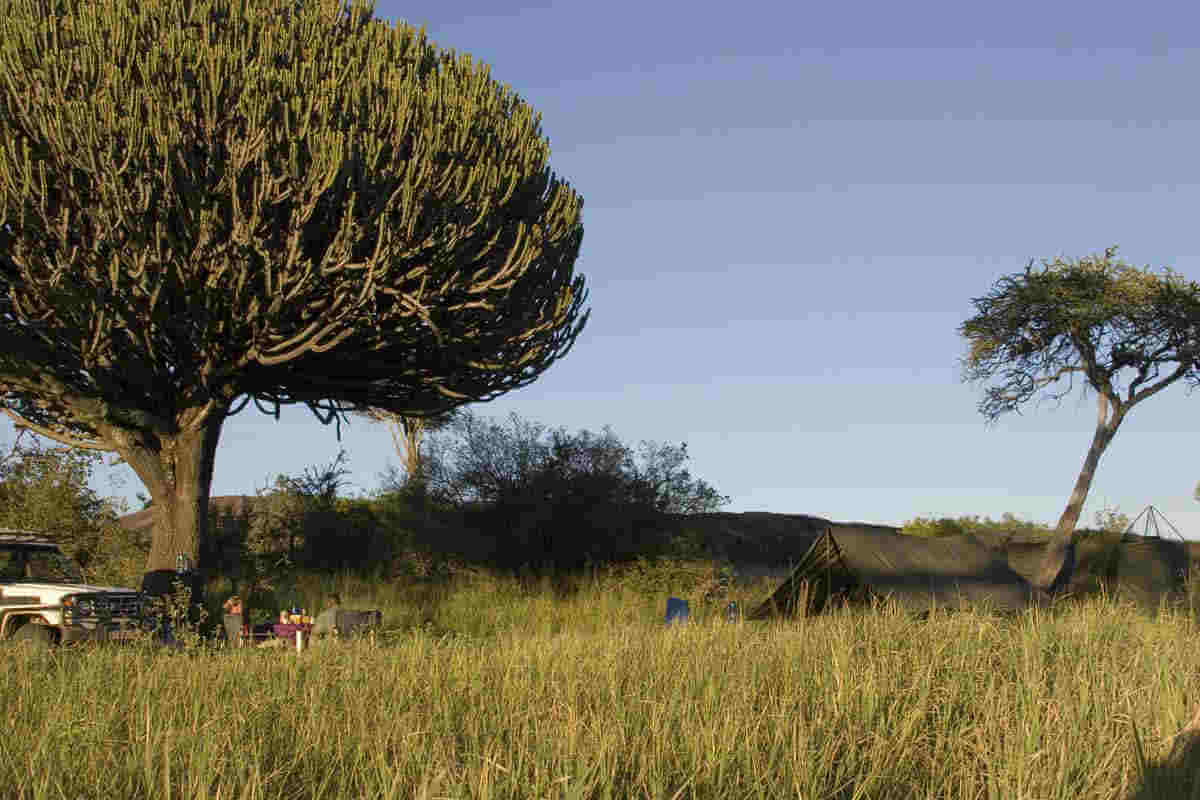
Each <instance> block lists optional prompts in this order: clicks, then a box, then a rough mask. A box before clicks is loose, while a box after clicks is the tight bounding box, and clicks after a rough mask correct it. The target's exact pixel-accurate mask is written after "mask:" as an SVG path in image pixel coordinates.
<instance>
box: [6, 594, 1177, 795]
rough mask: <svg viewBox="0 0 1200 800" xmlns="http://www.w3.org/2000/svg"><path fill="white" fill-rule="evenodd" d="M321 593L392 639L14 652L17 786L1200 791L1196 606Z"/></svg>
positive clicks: (293, 791) (11, 743) (238, 790)
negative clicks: (1171, 762)
mask: <svg viewBox="0 0 1200 800" xmlns="http://www.w3.org/2000/svg"><path fill="white" fill-rule="evenodd" d="M318 583H319V582H318V581H317V580H316V579H312V580H311V581H309V582H308V583H307V584H303V585H302V586H301V588H302V589H303V590H304V591H305V592H308V593H314V592H317V591H318V590H319V589H328V588H338V589H340V590H341V591H342V593H343V596H344V598H345V599H346V600H347V601H348V604H349V605H352V606H358V607H379V608H382V609H383V611H384V616H385V626H392V627H393V628H394V629H393V630H388V631H385V633H384V634H383V635H381V636H379V637H378V638H376V639H375V640H374V641H361V642H355V643H333V642H331V643H319V644H318V645H317V646H314V647H313V648H311V649H309V650H307V651H305V652H302V653H296V652H294V651H281V650H246V649H243V650H224V649H222V650H212V649H206V648H195V649H189V650H184V651H177V652H167V651H161V650H147V649H142V648H137V647H124V648H100V649H68V650H65V651H51V652H46V653H38V652H29V651H27V650H26V649H24V648H16V647H12V646H9V647H4V648H0V664H2V665H3V666H2V668H0V706H2V707H3V709H4V717H3V726H4V730H3V734H2V735H0V792H3V795H4V797H10V798H23V799H28V800H34V799H35V798H36V799H38V800H41V799H42V798H70V800H80V799H81V798H247V799H248V798H305V799H307V798H339V800H340V799H341V798H664V800H665V799H668V798H670V799H672V800H674V799H675V798H772V799H775V798H785V797H796V798H806V799H808V798H811V799H812V800H816V798H839V799H844V800H849V799H850V798H989V800H1021V799H1022V798H1029V799H1030V800H1033V799H1034V798H1036V799H1037V800H1048V799H1050V798H1070V799H1071V800H1082V799H1083V798H1138V800H1143V799H1144V800H1149V798H1162V799H1163V800H1171V799H1172V798H1175V797H1180V798H1183V797H1188V798H1191V797H1196V796H1200V788H1197V789H1196V790H1195V791H1196V792H1197V794H1193V788H1192V786H1191V785H1190V780H1185V779H1184V778H1183V776H1182V775H1180V774H1175V773H1172V772H1170V771H1167V770H1166V769H1165V768H1163V767H1160V766H1158V765H1159V764H1160V762H1161V760H1162V758H1163V756H1164V754H1165V753H1166V752H1167V750H1168V749H1169V747H1170V737H1171V736H1172V735H1173V734H1175V733H1176V732H1177V731H1178V730H1179V729H1180V728H1182V727H1183V726H1184V725H1185V724H1186V722H1187V721H1188V720H1189V719H1190V718H1191V716H1192V714H1193V712H1194V711H1195V707H1196V705H1197V704H1198V703H1200V648H1197V647H1196V643H1195V629H1194V623H1193V622H1192V620H1191V618H1190V617H1188V616H1185V615H1182V614H1174V613H1166V614H1162V615H1159V616H1158V617H1157V618H1155V617H1151V616H1147V615H1145V614H1142V613H1139V612H1137V611H1136V610H1134V609H1133V608H1130V607H1127V606H1123V605H1121V604H1119V603H1116V602H1112V601H1105V600H1096V601H1088V602H1085V603H1083V604H1080V605H1077V606H1074V607H1070V608H1067V609H1058V610H1056V611H1055V612H1053V613H1050V614H1042V615H1036V614H1031V615H1028V616H1024V617H1018V618H1013V619H1000V618H991V617H986V616H981V615H973V614H956V615H951V614H943V613H935V614H933V615H932V616H931V617H930V618H929V619H928V620H923V621H922V620H916V619H913V618H910V617H908V616H905V615H902V614H897V613H895V612H894V611H888V610H882V611H879V610H877V611H866V612H847V611H839V612H836V613H834V614H831V615H827V616H823V617H819V618H813V619H808V620H799V621H789V622H770V623H749V622H733V623H727V622H724V621H722V620H721V615H720V613H719V610H720V609H719V607H718V606H715V605H714V606H712V607H706V606H701V605H699V604H697V606H694V608H693V623H692V624H689V625H687V626H682V627H673V628H666V627H665V626H664V625H663V623H662V615H663V609H664V607H665V601H666V597H667V595H668V593H669V592H671V587H670V586H660V587H657V588H651V589H647V588H646V585H645V576H643V579H642V583H641V584H635V583H633V582H626V583H621V582H619V581H612V580H607V581H601V580H596V581H594V582H592V583H590V584H588V585H585V586H583V587H582V588H581V589H580V590H579V591H578V593H576V594H573V595H568V596H563V595H561V594H556V593H554V592H551V591H549V589H548V587H544V590H543V591H532V592H531V591H528V590H523V589H521V588H520V587H518V586H517V585H516V584H515V583H512V582H506V581H502V580H499V579H495V578H482V577H480V578H476V579H473V580H465V579H464V580H462V581H460V582H458V583H456V584H454V585H451V586H448V587H442V588H439V589H428V588H426V589H424V590H422V591H418V590H417V589H416V588H415V587H408V588H401V587H397V586H384V585H380V584H371V583H366V582H354V581H352V580H350V579H344V580H342V581H341V582H339V583H338V584H337V585H336V586H328V585H324V584H322V585H320V586H318ZM747 592H748V594H747V596H746V597H744V598H743V603H745V602H748V601H749V599H750V595H753V594H754V592H757V593H758V596H762V595H763V594H765V592H764V591H763V588H762V587H757V588H756V589H752V590H747ZM674 593H676V594H679V592H674ZM309 604H310V605H312V606H315V605H316V603H315V602H313V601H312V600H310V601H309ZM745 607H746V606H745V605H743V608H745Z"/></svg>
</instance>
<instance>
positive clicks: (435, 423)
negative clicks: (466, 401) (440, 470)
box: [358, 408, 460, 506]
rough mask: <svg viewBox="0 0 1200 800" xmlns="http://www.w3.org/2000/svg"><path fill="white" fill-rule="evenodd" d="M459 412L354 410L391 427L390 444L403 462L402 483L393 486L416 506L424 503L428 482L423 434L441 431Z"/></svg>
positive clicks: (454, 410)
mask: <svg viewBox="0 0 1200 800" xmlns="http://www.w3.org/2000/svg"><path fill="white" fill-rule="evenodd" d="M459 412H460V410H459V409H453V410H451V411H448V412H446V413H444V414H438V415H436V416H432V417H413V416H408V415H405V414H396V413H394V412H391V411H384V410H382V409H376V408H369V409H366V410H365V411H360V412H358V415H359V416H361V417H363V418H365V419H368V420H371V421H372V422H382V423H383V424H385V425H387V426H388V428H389V429H390V430H391V433H392V444H393V445H394V446H395V448H396V454H397V455H398V456H400V458H401V461H402V462H403V464H404V481H403V486H402V487H396V488H403V489H404V490H405V494H407V495H408V497H409V498H411V499H413V500H415V501H416V502H417V503H418V504H419V505H422V506H423V505H424V503H425V496H426V487H427V485H428V478H427V476H426V469H425V464H426V461H427V458H426V452H425V448H423V445H424V443H425V442H424V439H425V434H426V433H436V432H437V431H440V430H444V429H445V428H446V427H447V426H449V425H450V424H451V423H452V422H454V421H455V419H457V418H458V416H459Z"/></svg>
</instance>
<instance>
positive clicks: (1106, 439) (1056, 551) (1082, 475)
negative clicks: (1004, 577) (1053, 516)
mask: <svg viewBox="0 0 1200 800" xmlns="http://www.w3.org/2000/svg"><path fill="white" fill-rule="evenodd" d="M1099 404H1100V413H1099V419H1098V420H1097V421H1096V432H1095V433H1094V434H1093V435H1092V446H1091V447H1090V448H1089V449H1088V453H1087V457H1086V458H1084V459H1083V469H1081V470H1080V471H1079V477H1078V478H1076V480H1075V489H1074V491H1072V492H1071V499H1070V500H1069V501H1067V507H1066V508H1065V509H1063V513H1062V516H1061V517H1059V518H1058V526H1057V528H1055V531H1054V535H1053V536H1051V537H1050V541H1049V542H1047V543H1046V550H1045V553H1044V554H1043V556H1042V563H1041V566H1040V567H1039V568H1038V573H1037V581H1036V585H1037V586H1038V588H1040V589H1044V590H1046V591H1047V592H1050V593H1051V594H1055V593H1057V592H1060V591H1062V590H1063V589H1065V588H1066V587H1067V585H1068V584H1070V582H1071V574H1072V572H1073V571H1074V569H1075V540H1074V536H1075V525H1076V524H1077V523H1078V522H1079V515H1080V514H1081V513H1082V512H1083V504H1084V502H1085V501H1086V500H1087V496H1088V491H1089V490H1090V489H1091V488H1092V478H1093V477H1094V476H1095V474H1096V465H1098V464H1099V463H1100V456H1102V455H1103V454H1104V451H1105V450H1106V449H1107V448H1108V445H1109V443H1110V442H1111V441H1112V439H1113V436H1115V435H1116V433H1117V428H1118V427H1119V426H1120V424H1121V420H1122V419H1124V416H1125V409H1121V408H1120V407H1119V406H1116V405H1115V404H1113V415H1112V419H1109V418H1108V416H1109V415H1108V411H1109V406H1110V403H1109V399H1108V397H1106V396H1105V395H1104V394H1103V393H1101V394H1100V400H1099Z"/></svg>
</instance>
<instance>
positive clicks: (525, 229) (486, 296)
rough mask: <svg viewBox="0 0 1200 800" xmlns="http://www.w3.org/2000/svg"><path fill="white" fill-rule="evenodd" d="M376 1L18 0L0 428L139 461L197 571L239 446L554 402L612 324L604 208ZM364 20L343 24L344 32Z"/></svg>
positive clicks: (482, 82) (157, 554)
mask: <svg viewBox="0 0 1200 800" xmlns="http://www.w3.org/2000/svg"><path fill="white" fill-rule="evenodd" d="M373 11H374V4H373V2H372V0H352V2H351V3H350V4H349V5H348V6H346V7H345V8H343V6H342V5H341V0H309V1H307V2H304V3H297V2H296V1H295V0H247V1H246V2H231V1H230V0H149V1H148V2H143V3H130V2H127V0H87V2H84V0H53V2H51V0H6V2H5V3H4V10H3V13H0V142H3V143H4V146H3V147H2V148H0V407H2V408H3V409H4V411H5V412H6V413H7V414H8V415H9V416H10V417H12V419H13V420H14V421H15V422H16V424H17V425H18V426H19V427H22V428H28V429H30V430H32V431H35V432H37V433H38V434H41V435H43V436H46V437H48V438H50V439H53V440H56V441H58V442H61V443H65V444H68V445H70V446H72V447H79V448H85V449H93V450H101V451H115V452H116V453H117V454H119V456H120V457H121V458H122V459H123V460H124V461H125V462H126V463H128V464H129V465H130V466H131V467H132V468H133V470H134V472H135V473H136V474H137V475H138V477H139V478H140V479H141V481H142V482H143V484H145V487H146V489H147V490H148V491H149V493H150V495H151V497H152V498H153V504H154V508H156V509H157V510H158V512H159V514H158V518H157V522H156V527H155V532H154V538H153V546H152V548H151V552H150V555H149V558H148V568H149V569H163V568H169V567H171V566H172V565H173V563H174V556H175V554H176V553H180V552H182V553H185V554H188V555H190V556H191V557H193V558H195V557H196V555H197V552H198V549H199V543H200V541H201V540H202V538H203V537H205V536H206V531H207V514H208V496H209V486H210V483H211V479H212V472H213V459H214V453H215V450H216V446H217V441H218V439H219V437H220V433H221V426H222V424H223V423H224V421H225V420H226V419H227V418H228V417H229V416H231V415H233V414H235V413H238V412H239V411H241V410H242V409H243V408H245V407H246V405H247V404H248V403H250V402H253V403H254V404H255V406H256V407H257V408H258V409H259V410H260V411H264V412H266V413H273V414H274V415H275V416H276V417H278V415H279V410H280V406H281V405H284V404H295V403H302V404H304V405H306V406H307V407H308V408H309V409H311V410H312V412H313V413H314V414H315V415H316V416H317V418H318V419H319V420H320V421H321V422H322V423H324V424H329V423H330V422H337V423H338V425H339V429H338V433H339V437H340V423H341V422H342V421H343V420H344V419H345V418H346V414H347V412H349V411H353V410H359V409H363V408H378V409H384V410H387V411H391V412H395V413H402V414H405V415H409V416H413V417H426V416H433V415H437V414H441V413H443V412H445V411H447V410H450V409H452V408H455V407H457V406H460V405H462V404H465V403H468V402H474V401H480V400H489V399H492V398H494V397H496V396H498V395H500V394H502V393H504V392H507V391H510V390H512V389H515V388H518V387H521V386H524V385H527V384H529V383H530V382H532V381H534V380H535V379H536V378H537V377H538V376H539V375H540V374H541V373H542V372H543V371H544V370H545V369H546V368H547V367H548V366H549V365H550V364H551V363H553V362H554V361H555V360H557V359H558V358H560V357H562V356H563V355H565V354H566V352H567V351H568V350H569V348H570V346H571V345H572V344H573V342H574V340H575V338H576V336H577V335H578V334H579V332H580V330H581V329H582V327H583V325H584V324H585V323H586V320H587V313H582V306H583V303H584V300H585V290H584V279H583V276H581V275H578V276H577V275H575V274H574V262H575V260H576V258H577V256H578V253H579V247H580V243H581V241H582V235H583V228H582V224H581V214H582V199H581V198H580V197H579V196H578V195H577V194H576V193H575V192H574V191H573V190H572V189H571V188H570V187H569V186H568V185H567V184H566V183H565V182H563V181H562V180H560V179H559V178H558V177H556V176H555V175H554V174H553V173H552V172H551V171H550V169H549V167H548V166H547V163H548V157H549V142H548V141H547V140H546V139H545V137H544V136H543V135H542V132H541V118H540V115H538V114H536V113H535V112H534V111H533V110H532V109H531V108H530V107H529V106H528V105H527V104H526V103H525V102H524V101H523V100H522V99H521V98H520V97H519V96H517V95H516V94H514V93H513V92H512V90H511V89H509V88H508V87H506V86H502V85H501V84H499V83H497V82H496V81H494V80H492V78H491V77H490V74H489V70H488V67H487V66H486V65H484V64H482V63H479V62H476V61H473V60H472V59H471V58H470V57H469V56H466V55H462V56H459V55H457V54H455V53H454V52H453V51H439V50H438V49H437V48H435V47H434V45H432V44H431V43H429V42H427V41H426V39H425V35H424V32H423V31H420V32H418V31H415V30H414V29H413V28H411V27H409V26H407V25H405V24H402V23H401V24H397V25H395V26H392V25H389V24H387V23H386V22H383V21H381V20H375V19H373ZM343 12H344V13H343Z"/></svg>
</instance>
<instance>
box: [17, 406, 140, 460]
mask: <svg viewBox="0 0 1200 800" xmlns="http://www.w3.org/2000/svg"><path fill="white" fill-rule="evenodd" d="M3 411H4V413H5V414H7V415H8V416H9V417H11V418H12V420H13V424H14V425H16V427H17V428H18V429H21V428H27V429H29V430H31V431H33V432H34V433H36V434H37V435H38V436H45V437H46V438H47V439H52V440H54V441H56V442H58V443H59V444H65V445H66V446H67V447H77V448H79V449H80V450H99V451H101V452H104V453H112V452H116V449H117V448H116V447H114V446H112V445H108V444H98V443H96V442H89V441H86V440H84V439H76V438H75V437H73V436H67V435H66V434H60V433H56V432H55V431H52V430H50V429H49V428H46V427H43V426H41V425H37V424H35V423H33V422H30V421H29V420H27V419H25V418H24V417H22V416H21V415H20V414H18V413H17V412H15V411H13V410H12V409H11V408H4V409H3Z"/></svg>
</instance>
